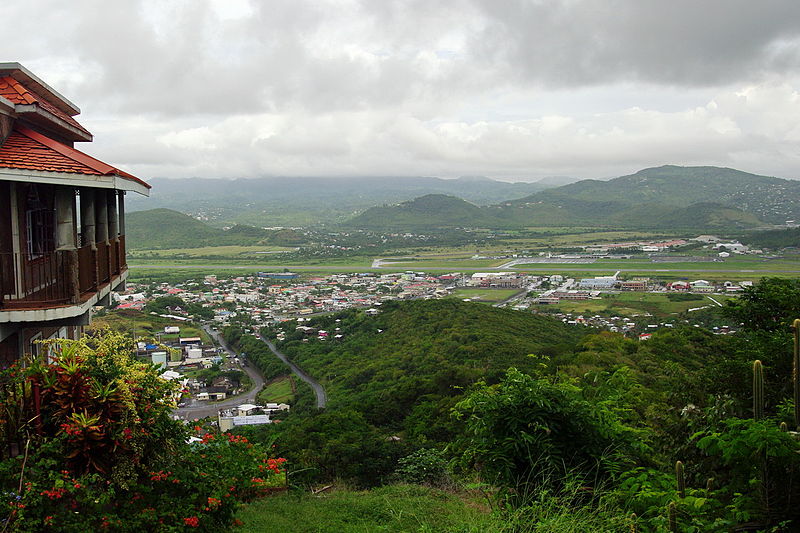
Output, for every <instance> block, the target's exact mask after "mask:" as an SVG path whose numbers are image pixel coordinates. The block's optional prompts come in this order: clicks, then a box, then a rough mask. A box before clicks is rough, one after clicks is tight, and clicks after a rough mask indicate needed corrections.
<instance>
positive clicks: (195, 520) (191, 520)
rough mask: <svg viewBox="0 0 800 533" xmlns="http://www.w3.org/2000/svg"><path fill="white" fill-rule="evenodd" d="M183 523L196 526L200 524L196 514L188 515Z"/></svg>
mask: <svg viewBox="0 0 800 533" xmlns="http://www.w3.org/2000/svg"><path fill="white" fill-rule="evenodd" d="M183 523H184V524H186V525H187V526H189V527H198V526H199V525H200V519H199V518H197V517H196V516H190V517H188V518H184V519H183Z"/></svg>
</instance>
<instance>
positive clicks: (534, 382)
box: [455, 368, 643, 495]
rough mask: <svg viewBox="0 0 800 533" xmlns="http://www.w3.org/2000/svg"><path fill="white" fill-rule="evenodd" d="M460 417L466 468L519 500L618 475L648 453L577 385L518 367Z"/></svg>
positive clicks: (473, 399)
mask: <svg viewBox="0 0 800 533" xmlns="http://www.w3.org/2000/svg"><path fill="white" fill-rule="evenodd" d="M455 413H456V415H457V416H459V417H461V418H463V419H465V422H466V432H465V433H466V434H465V436H463V437H462V438H461V439H460V441H459V447H460V448H461V450H462V452H461V453H462V460H463V463H464V464H466V465H474V466H476V467H478V468H479V470H480V473H481V477H482V478H483V479H484V480H485V481H487V482H489V483H493V484H497V485H498V486H500V487H504V488H506V489H510V491H511V492H513V493H515V494H518V495H525V494H527V493H533V492H535V491H537V490H538V487H539V486H541V485H552V486H554V488H560V487H558V485H559V483H560V480H564V479H566V477H567V476H568V475H569V476H572V477H580V476H585V477H586V478H587V479H589V478H594V477H596V476H600V477H602V476H609V475H613V474H615V473H617V472H619V471H621V470H623V469H624V468H625V467H626V466H628V465H629V464H630V461H631V459H632V458H633V457H634V456H635V455H636V454H637V452H641V451H643V450H642V449H641V448H639V446H642V445H641V444H639V443H637V436H638V433H637V432H636V431H635V430H633V429H632V428H629V427H627V426H625V425H624V424H622V423H621V422H620V420H619V418H618V416H617V414H616V413H615V412H614V411H612V410H611V409H610V408H609V407H607V406H605V405H603V404H591V403H589V402H588V401H587V400H585V399H584V398H583V397H582V394H581V391H580V389H578V388H577V387H575V386H573V385H569V384H567V383H558V382H555V383H554V382H553V381H552V380H546V379H536V378H533V377H531V376H528V375H525V374H523V373H521V372H519V371H518V370H516V369H513V368H512V369H509V371H508V373H507V375H506V378H505V379H504V380H503V382H501V383H499V384H497V385H493V386H486V385H482V386H480V387H479V388H477V389H476V390H474V391H473V392H472V393H471V394H469V395H467V396H466V398H465V399H464V400H462V401H461V402H459V403H458V404H456V408H455Z"/></svg>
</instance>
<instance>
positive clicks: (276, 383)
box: [256, 376, 294, 404]
mask: <svg viewBox="0 0 800 533" xmlns="http://www.w3.org/2000/svg"><path fill="white" fill-rule="evenodd" d="M256 400H257V401H258V402H259V403H268V402H274V403H288V404H291V403H292V402H293V401H294V392H292V378H291V377H290V376H285V377H281V378H276V379H274V380H272V381H271V382H269V383H267V384H266V385H265V386H264V388H263V389H261V392H259V393H258V396H257V397H256Z"/></svg>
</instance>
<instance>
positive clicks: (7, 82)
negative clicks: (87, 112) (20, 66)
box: [0, 76, 91, 135]
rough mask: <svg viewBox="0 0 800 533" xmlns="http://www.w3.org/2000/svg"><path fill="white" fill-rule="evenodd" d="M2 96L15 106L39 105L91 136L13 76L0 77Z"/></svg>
mask: <svg viewBox="0 0 800 533" xmlns="http://www.w3.org/2000/svg"><path fill="white" fill-rule="evenodd" d="M0 96H2V97H3V98H5V99H6V100H9V101H10V102H11V103H13V104H19V105H26V104H27V105H34V104H35V105H38V106H39V107H41V108H42V109H44V110H45V111H48V112H49V113H52V114H53V115H55V116H57V117H58V118H60V119H61V120H63V121H64V122H66V123H67V124H69V125H70V126H72V127H74V128H77V129H79V130H80V131H82V132H84V133H86V134H88V135H91V133H89V130H87V129H86V128H84V127H83V126H81V125H80V124H79V123H78V121H77V120H75V119H74V118H72V117H71V116H69V115H68V114H66V113H65V112H63V111H62V110H60V109H59V108H57V107H56V106H54V105H53V104H51V103H50V102H48V101H47V100H46V99H44V98H42V97H41V96H39V95H38V94H36V93H35V92H34V91H31V90H28V89H26V88H25V87H24V86H23V85H22V84H21V83H19V82H18V81H17V80H15V79H14V78H12V77H11V76H3V77H0Z"/></svg>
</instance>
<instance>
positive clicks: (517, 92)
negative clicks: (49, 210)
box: [0, 0, 800, 180]
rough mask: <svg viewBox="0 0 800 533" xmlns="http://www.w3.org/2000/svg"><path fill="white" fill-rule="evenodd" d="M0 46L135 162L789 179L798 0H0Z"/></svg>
mask: <svg viewBox="0 0 800 533" xmlns="http://www.w3.org/2000/svg"><path fill="white" fill-rule="evenodd" d="M0 17H1V20H3V21H4V24H3V39H2V44H0V60H2V61H19V62H21V63H22V64H24V65H25V66H27V67H28V68H29V69H30V70H32V71H33V72H34V73H35V74H37V75H38V76H39V77H41V78H42V79H43V80H45V81H46V82H48V83H49V84H50V85H52V86H53V87H55V88H56V89H57V90H58V91H59V92H61V93H62V94H64V95H65V96H67V98H69V99H70V100H72V101H73V102H74V103H75V104H77V105H78V106H79V107H80V108H81V110H82V114H81V115H80V116H79V117H78V118H79V120H80V121H81V122H82V124H84V125H85V126H86V127H87V128H88V129H89V130H90V131H92V133H94V135H95V141H94V142H93V143H92V144H90V145H81V146H79V148H82V149H84V150H86V151H87V152H89V153H91V154H92V155H95V156H98V157H100V158H101V159H104V160H106V161H108V162H109V163H112V164H114V165H117V166H121V167H122V168H125V169H126V170H129V171H132V172H134V173H135V174H137V175H139V176H141V177H143V178H145V179H148V178H153V177H188V176H202V177H257V176H274V175H281V176H337V175H359V176H361V175H395V176H396V175H430V176H442V177H455V176H459V175H487V176H492V177H497V178H501V179H519V180H532V179H536V178H539V177H543V176H552V175H567V176H576V177H583V178H589V177H611V176H616V175H622V174H627V173H631V172H634V171H636V170H639V169H641V168H645V167H649V166H657V165H661V164H668V163H670V164H682V165H721V166H730V167H734V168H739V169H742V170H746V171H750V172H755V173H759V174H767V175H775V176H780V177H787V178H800V96H799V93H798V91H800V1H798V0H785V1H770V0H758V1H753V0H714V1H709V0H669V1H665V0H596V1H590V0H563V1H560V2H557V1H544V0H529V1H512V0H509V1H504V0H463V1H458V0H449V1H444V0H442V1H437V0H408V1H390V0H363V1H360V2H359V1H348V0H339V1H322V0H314V1H308V2H305V1H298V0H286V1H271V0H184V1H169V0H119V1H113V2H112V1H108V0H70V1H66V2H65V1H64V0H58V1H56V0H35V1H33V2H31V1H22V0H3V1H2V3H0Z"/></svg>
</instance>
